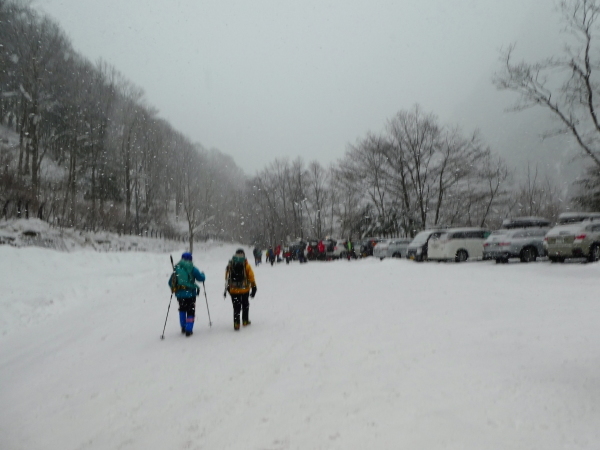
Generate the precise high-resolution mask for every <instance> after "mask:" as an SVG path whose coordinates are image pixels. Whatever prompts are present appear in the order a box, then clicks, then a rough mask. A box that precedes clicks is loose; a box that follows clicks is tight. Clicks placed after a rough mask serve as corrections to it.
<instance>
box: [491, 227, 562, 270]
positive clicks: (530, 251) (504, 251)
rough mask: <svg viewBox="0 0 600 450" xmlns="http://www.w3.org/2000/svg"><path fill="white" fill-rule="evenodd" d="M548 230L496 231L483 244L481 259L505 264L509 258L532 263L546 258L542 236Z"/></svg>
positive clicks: (518, 229)
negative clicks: (539, 258) (540, 258)
mask: <svg viewBox="0 0 600 450" xmlns="http://www.w3.org/2000/svg"><path fill="white" fill-rule="evenodd" d="M549 230H550V228H549V226H547V227H544V228H512V229H511V228H509V229H500V230H496V231H494V232H493V233H492V234H490V235H489V236H488V238H487V239H486V240H485V242H484V243H483V259H495V260H496V262H497V263H505V262H508V260H509V259H510V258H520V260H521V262H533V261H535V260H536V259H537V258H538V257H543V256H546V249H545V248H544V236H546V233H547V232H548V231H549Z"/></svg>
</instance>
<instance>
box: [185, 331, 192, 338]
mask: <svg viewBox="0 0 600 450" xmlns="http://www.w3.org/2000/svg"><path fill="white" fill-rule="evenodd" d="M192 334H194V332H193V331H186V332H185V337H190V336H191V335H192Z"/></svg>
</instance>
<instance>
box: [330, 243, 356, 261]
mask: <svg viewBox="0 0 600 450" xmlns="http://www.w3.org/2000/svg"><path fill="white" fill-rule="evenodd" d="M350 243H351V244H352V251H351V252H350V258H355V259H356V258H357V256H358V254H359V253H360V242H353V241H350ZM357 246H358V248H357ZM336 247H337V248H336V250H335V252H339V257H340V258H348V241H347V240H346V241H338V243H337V246H336Z"/></svg>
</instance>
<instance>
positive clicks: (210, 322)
mask: <svg viewBox="0 0 600 450" xmlns="http://www.w3.org/2000/svg"><path fill="white" fill-rule="evenodd" d="M202 287H203V288H204V300H206V311H208V325H209V326H211V327H212V321H211V320H210V310H209V309H208V298H206V286H205V285H204V281H203V282H202Z"/></svg>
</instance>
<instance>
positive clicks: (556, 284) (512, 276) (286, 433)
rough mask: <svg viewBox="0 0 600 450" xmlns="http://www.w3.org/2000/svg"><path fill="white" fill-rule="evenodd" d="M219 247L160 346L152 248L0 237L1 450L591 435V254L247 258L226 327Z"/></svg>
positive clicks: (533, 444)
mask: <svg viewBox="0 0 600 450" xmlns="http://www.w3.org/2000/svg"><path fill="white" fill-rule="evenodd" d="M233 250H234V247H231V246H221V247H219V246H212V247H211V248H206V247H205V248H204V249H202V250H199V251H197V252H196V254H195V262H196V264H197V265H198V266H199V267H200V269H201V270H203V271H205V273H206V275H207V282H206V285H207V295H208V304H209V307H210V314H211V318H212V327H209V323H208V317H207V310H206V303H205V299H204V296H203V295H201V297H200V298H199V300H198V304H197V312H198V316H197V322H196V328H195V333H194V335H193V336H192V337H190V338H185V337H184V336H182V335H181V334H180V333H179V326H178V321H177V310H176V308H175V305H176V303H175V302H173V304H172V305H171V311H170V315H169V320H168V323H167V331H166V334H165V340H163V341H161V340H160V339H159V337H160V335H161V333H162V328H163V324H164V320H165V314H166V312H167V306H168V302H169V291H168V288H167V287H166V280H167V277H168V275H169V272H170V270H169V266H170V263H169V259H168V255H167V254H157V253H97V252H92V251H79V252H75V253H61V252H56V251H53V250H47V249H40V248H22V249H17V248H13V247H9V246H6V245H4V246H0V292H1V297H0V406H1V407H0V449H7V450H17V449H27V450H34V449H44V450H69V449H73V450H75V449H102V450H105V449H143V450H147V449H211V450H214V449H236V450H239V449H244V450H246V449H268V450H275V449H411V450H412V449H428V450H431V449H473V450H482V449H499V450H500V449H501V450H505V449H544V450H548V449H595V450H596V449H598V448H600V427H599V426H598V425H599V424H600V327H599V326H598V324H599V323H600V295H599V287H600V283H599V278H600V264H587V265H584V264H564V265H558V264H549V263H546V262H540V263H535V264H529V265H523V264H519V263H516V264H507V265H496V264H493V263H487V262H478V263H475V262H474V263H465V264H436V263H427V264H417V263H412V262H410V261H405V260H403V261H398V260H391V261H388V260H386V261H383V262H380V261H378V260H373V259H369V260H363V261H352V262H346V261H338V262H330V263H319V262H313V263H308V264H305V265H302V266H300V265H298V264H297V263H293V264H290V265H289V266H287V265H285V264H284V263H282V264H279V265H277V266H275V267H270V266H261V267H258V268H256V270H255V273H256V278H257V282H258V294H257V296H256V299H254V300H252V302H251V309H250V317H251V319H252V325H251V326H250V327H248V328H245V329H242V330H240V331H239V332H235V331H234V330H233V326H232V308H231V303H230V301H229V298H228V299H227V301H224V300H223V272H224V268H225V264H226V261H227V259H228V258H229V257H230V256H231V254H232V252H233ZM173 254H174V256H178V253H177V254H175V253H173Z"/></svg>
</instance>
